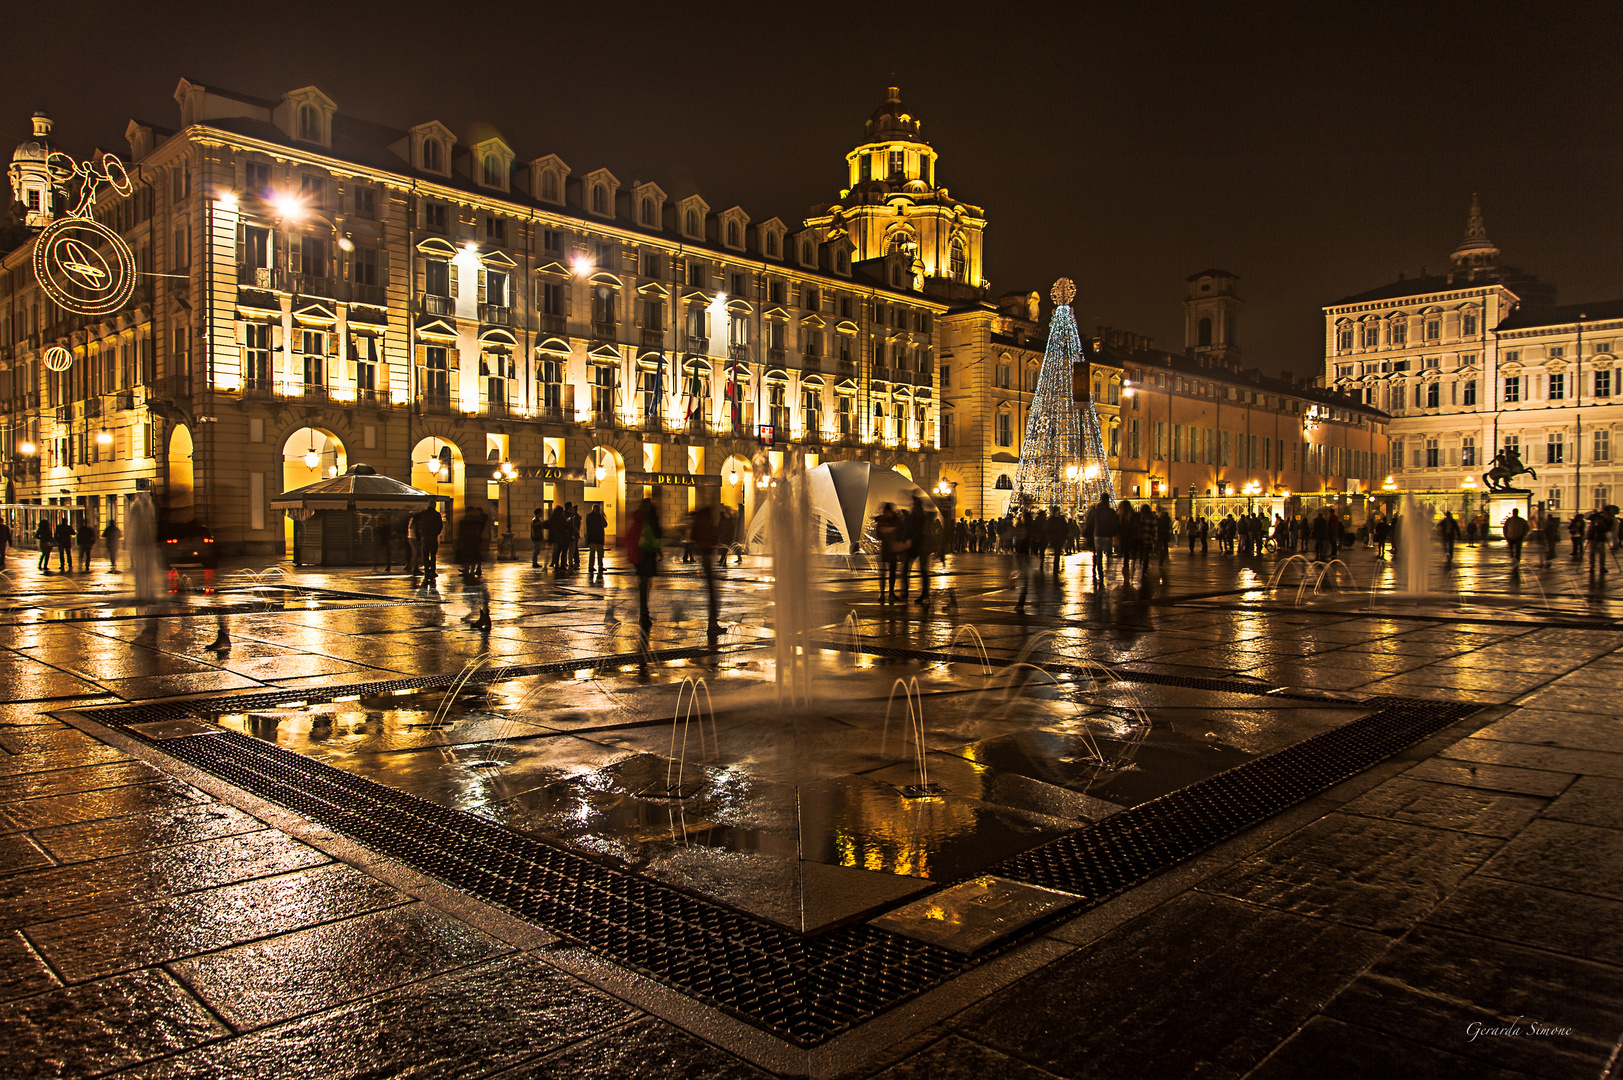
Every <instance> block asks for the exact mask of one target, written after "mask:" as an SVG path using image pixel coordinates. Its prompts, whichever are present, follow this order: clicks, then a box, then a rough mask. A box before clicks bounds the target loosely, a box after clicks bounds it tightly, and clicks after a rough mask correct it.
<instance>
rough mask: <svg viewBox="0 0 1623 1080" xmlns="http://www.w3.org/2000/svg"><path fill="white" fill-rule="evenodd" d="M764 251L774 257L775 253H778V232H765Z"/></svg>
mask: <svg viewBox="0 0 1623 1080" xmlns="http://www.w3.org/2000/svg"><path fill="white" fill-rule="evenodd" d="M766 253H767V254H768V255H772V256H774V257H776V255H777V254H778V234H777V233H767V234H766Z"/></svg>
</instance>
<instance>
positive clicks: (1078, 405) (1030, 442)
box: [1014, 278, 1114, 517]
mask: <svg viewBox="0 0 1623 1080" xmlns="http://www.w3.org/2000/svg"><path fill="white" fill-rule="evenodd" d="M1050 295H1052V296H1053V298H1054V315H1053V317H1052V318H1051V319H1050V320H1049V322H1048V349H1047V351H1046V352H1045V353H1044V354H1043V369H1042V372H1041V373H1040V374H1039V375H1038V376H1037V390H1036V393H1034V394H1033V395H1032V399H1031V415H1030V416H1028V417H1027V418H1026V439H1025V442H1024V444H1022V445H1021V447H1020V471H1019V472H1018V473H1017V474H1016V477H1015V482H1014V500H1015V505H1016V506H1018V507H1023V508H1025V509H1028V510H1031V511H1032V512H1033V513H1035V512H1036V511H1038V510H1043V509H1046V510H1048V512H1049V513H1053V512H1054V511H1055V509H1056V508H1057V509H1058V511H1059V512H1060V513H1061V514H1064V515H1065V516H1066V517H1077V516H1080V515H1081V514H1082V513H1083V512H1084V511H1085V510H1086V509H1087V508H1088V507H1090V506H1092V505H1093V504H1094V503H1096V502H1098V501H1099V496H1101V495H1113V494H1114V489H1113V487H1112V485H1111V482H1110V466H1109V463H1108V462H1107V461H1106V460H1105V444H1104V439H1103V437H1102V436H1101V435H1100V432H1099V414H1098V412H1097V411H1095V409H1094V407H1093V395H1092V393H1091V390H1092V383H1093V376H1092V374H1091V373H1090V372H1089V368H1088V358H1087V356H1086V354H1084V353H1083V351H1082V339H1081V337H1080V336H1079V335H1078V334H1077V332H1076V317H1075V316H1074V315H1072V314H1071V300H1072V299H1073V298H1074V297H1075V296H1076V286H1075V285H1073V284H1071V279H1070V278H1060V279H1059V280H1058V281H1056V282H1054V289H1053V292H1052V293H1051V294H1050Z"/></svg>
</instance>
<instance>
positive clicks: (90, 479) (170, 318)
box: [0, 80, 982, 553]
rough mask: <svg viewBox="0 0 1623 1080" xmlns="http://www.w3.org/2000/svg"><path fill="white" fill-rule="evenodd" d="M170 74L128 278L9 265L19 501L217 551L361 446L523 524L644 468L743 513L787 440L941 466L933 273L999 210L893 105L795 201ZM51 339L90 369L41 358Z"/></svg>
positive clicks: (667, 506)
mask: <svg viewBox="0 0 1623 1080" xmlns="http://www.w3.org/2000/svg"><path fill="white" fill-rule="evenodd" d="M894 97H895V95H894V94H892V98H894ZM175 99H176V102H177V104H178V105H179V110H180V117H179V120H180V122H179V125H178V126H177V127H175V128H173V129H166V128H163V127H160V126H157V125H154V124H149V123H144V122H140V121H131V122H130V124H129V127H128V130H127V136H128V140H129V143H130V154H129V160H130V164H129V171H130V173H131V176H132V178H133V179H134V180H135V184H134V187H133V190H132V191H131V192H130V194H128V195H123V196H121V195H118V194H116V193H114V192H110V191H106V190H104V191H103V192H102V193H101V195H100V196H99V197H98V199H97V202H96V204H95V209H94V214H95V217H96V219H97V220H98V221H100V222H102V223H104V224H105V225H107V226H108V227H109V228H111V229H113V230H115V231H116V232H117V233H118V234H119V235H120V236H122V237H124V238H125V240H126V242H127V243H128V244H129V246H130V247H131V248H132V250H133V252H134V255H135V259H136V265H137V267H138V271H139V273H140V275H141V276H140V279H139V280H140V285H139V286H138V288H137V292H136V295H135V297H134V298H133V299H132V301H131V303H130V304H128V305H126V306H125V307H124V308H123V309H122V310H120V311H118V312H116V313H114V314H112V315H108V316H85V315H76V314H73V313H71V312H67V311H64V310H61V309H59V308H57V307H56V306H55V305H54V304H53V303H52V302H51V301H50V299H49V298H48V297H46V296H45V295H43V293H42V292H41V290H40V289H39V288H38V283H37V282H36V281H35V280H34V278H33V275H32V272H31V269H30V248H31V246H32V245H31V244H30V243H29V242H26V241H25V242H23V243H21V244H20V245H18V246H16V247H15V248H13V250H11V251H10V252H9V253H8V254H7V255H6V256H5V257H4V260H3V264H0V407H3V409H4V414H5V419H4V421H3V424H4V432H3V435H4V447H5V457H4V466H5V478H6V490H7V498H6V501H7V502H10V503H14V504H15V503H25V504H33V505H44V506H67V505H71V506H77V507H83V508H86V509H87V510H89V511H90V512H91V515H92V517H93V519H96V520H104V519H105V518H106V517H107V516H109V515H114V516H116V515H120V514H121V513H122V508H123V506H124V504H125V503H126V502H127V501H128V500H129V499H130V498H132V497H133V496H134V494H135V493H136V492H137V491H141V490H150V491H152V492H153V494H154V495H155V496H157V497H158V499H159V501H160V503H161V504H162V505H163V506H165V507H166V508H167V510H168V512H169V513H170V514H171V515H172V516H176V517H180V518H188V517H193V516H195V517H196V518H198V519H199V520H201V521H203V522H204V523H206V524H207V525H209V526H210V527H211V528H212V529H213V530H214V532H215V534H216V536H217V537H218V538H219V540H220V542H221V544H222V547H223V549H224V550H225V551H227V552H231V551H248V552H258V553H270V552H275V551H279V550H283V549H284V547H285V544H286V542H287V539H288V537H289V535H290V532H289V529H290V526H288V525H286V524H285V523H284V522H283V521H282V520H280V519H279V516H278V515H275V514H273V513H271V512H270V511H269V510H268V503H269V500H270V499H271V498H272V497H274V496H275V495H276V494H277V493H279V492H281V491H284V490H290V489H292V488H296V487H299V486H302V485H303V484H306V483H309V482H312V481H314V480H316V479H319V478H321V477H323V476H327V475H333V474H335V473H338V472H342V471H344V470H345V469H346V468H348V467H349V466H350V465H351V464H354V463H358V462H365V463H366V464H369V465H371V466H373V467H374V468H376V469H377V471H378V472H380V473H385V474H388V475H391V476H394V477H396V478H397V479H400V480H404V481H407V482H409V483H411V484H413V485H414V486H416V487H419V488H422V489H424V490H426V491H430V492H434V493H436V494H440V495H442V496H444V497H445V498H446V499H448V500H449V501H450V502H451V503H452V504H453V505H454V507H455V508H456V509H457V510H460V509H461V508H462V506H463V505H465V504H468V503H474V502H478V503H487V502H494V503H499V504H500V505H501V507H502V510H503V511H504V512H505V513H504V516H505V517H506V518H507V520H508V521H511V522H512V523H513V527H515V528H522V525H523V521H524V519H527V518H528V517H529V515H530V511H531V510H532V508H534V507H543V508H545V507H547V506H549V505H550V504H552V503H553V502H562V501H565V500H568V501H573V502H575V503H577V504H580V503H585V502H601V503H603V504H604V506H605V509H606V511H607V512H608V514H609V517H610V521H611V524H617V518H618V516H619V514H620V513H621V512H622V510H623V508H624V507H625V506H626V505H627V504H628V502H630V503H635V501H636V500H637V499H638V498H640V497H653V498H656V499H658V500H659V502H660V504H661V508H662V511H663V512H664V513H665V514H666V515H667V517H669V516H670V515H674V514H680V513H682V512H685V511H686V510H688V509H689V508H690V507H691V506H692V505H694V504H695V502H697V501H699V500H705V501H713V500H719V501H721V502H723V503H727V504H730V505H734V506H736V507H738V509H739V510H740V512H741V514H742V515H743V516H744V517H745V518H746V519H747V517H748V515H749V514H750V513H751V512H752V510H753V503H754V491H755V488H756V482H757V480H758V478H760V477H761V476H763V475H765V474H766V473H768V472H769V471H772V470H775V469H777V468H779V467H781V466H782V464H783V461H784V455H788V454H798V455H804V459H805V461H806V462H807V463H808V464H814V463H816V462H817V461H819V460H832V459H839V458H860V459H863V460H870V461H874V462H875V463H877V464H880V465H885V466H890V467H894V468H897V469H899V470H901V471H904V472H906V473H908V474H909V475H911V476H912V477H913V478H914V479H915V480H917V481H918V482H919V483H920V484H921V485H924V486H926V487H928V486H930V485H933V484H934V483H935V481H936V463H935V455H934V448H935V445H936V441H937V438H938V427H937V421H938V398H937V386H936V377H935V361H936V358H935V335H936V333H937V327H938V321H939V319H940V317H941V316H942V315H943V314H945V313H946V311H947V310H948V307H949V305H948V303H947V302H946V300H944V299H941V298H939V297H937V296H935V295H931V294H930V293H929V292H926V291H925V289H924V286H925V285H927V284H928V283H929V282H930V281H931V280H932V279H933V278H936V277H939V276H940V275H941V274H943V273H944V274H946V275H947V278H948V279H950V280H951V281H952V282H954V283H956V284H957V285H959V286H962V287H965V288H970V289H974V288H976V287H978V284H977V283H978V282H979V280H980V278H979V275H980V269H979V268H980V240H979V236H980V226H981V224H982V222H981V219H980V216H979V211H977V210H975V209H974V208H970V207H965V206H962V205H959V204H956V203H951V202H949V201H948V200H947V198H946V193H945V190H944V189H936V188H935V187H934V170H935V157H934V153H933V151H930V150H929V148H928V146H927V144H923V143H920V142H918V140H917V138H916V133H917V127H916V123H913V122H912V121H911V119H910V118H908V117H906V116H905V115H900V114H899V113H900V110H899V103H893V102H887V103H886V105H885V106H882V107H881V110H880V112H879V113H877V114H876V117H875V120H873V121H870V124H869V131H868V133H867V139H866V141H864V142H863V143H862V144H861V145H860V146H859V147H858V148H857V149H856V150H853V151H852V153H851V155H849V157H848V160H849V161H850V162H851V166H850V167H851V169H852V170H853V171H852V176H853V177H862V176H865V175H872V174H873V172H874V170H875V169H878V170H880V171H882V172H883V174H884V179H883V181H877V180H869V181H863V180H857V181H855V182H854V183H853V190H856V191H860V192H861V194H862V196H863V199H862V201H860V202H859V203H858V204H853V205H852V206H851V207H850V208H848V210H842V211H840V212H838V213H836V212H833V211H829V212H825V213H822V214H820V215H817V216H815V217H814V219H813V220H812V221H810V222H808V223H806V224H805V225H798V224H796V225H790V224H786V223H785V222H784V221H782V220H780V219H779V218H776V217H772V218H767V219H766V220H763V221H755V220H753V219H752V218H751V217H750V215H749V214H748V213H747V212H746V211H745V210H744V209H742V208H741V207H738V206H731V207H726V208H722V209H716V208H712V207H711V206H710V205H709V204H707V203H706V202H705V201H704V199H703V198H702V196H700V195H699V194H697V193H681V192H679V193H675V194H667V193H666V192H665V191H664V190H663V189H662V188H661V187H660V186H659V185H658V184H657V183H656V182H654V181H652V180H638V179H633V180H631V181H629V182H627V181H622V180H621V179H619V178H618V177H617V176H615V175H614V174H613V173H612V172H611V171H609V170H608V169H606V168H596V169H593V170H591V171H579V170H575V169H572V168H571V167H570V166H569V165H568V164H567V163H565V162H564V161H563V160H562V159H561V158H559V157H558V156H557V155H555V154H545V155H542V156H538V157H532V158H528V159H523V160H521V158H520V155H519V152H518V151H517V150H516V149H515V148H513V147H512V146H510V145H509V144H508V143H507V142H506V141H505V140H504V139H503V138H502V137H501V135H500V134H499V133H498V132H496V131H495V130H493V129H490V128H488V127H485V128H480V129H476V130H474V131H472V132H470V133H468V134H467V135H465V136H463V137H458V136H457V135H456V134H455V133H454V132H453V131H452V130H451V129H450V128H448V127H446V126H445V125H443V124H440V123H438V122H434V121H428V122H425V123H422V124H419V125H417V126H415V127H412V128H410V129H409V130H406V131H399V130H393V129H389V128H386V127H383V126H381V125H377V124H373V123H371V122H368V121H365V120H362V119H357V118H354V117H351V116H348V115H346V114H345V113H343V112H341V111H339V109H338V107H337V105H336V103H334V102H333V101H332V100H331V99H330V98H328V97H327V96H326V95H325V94H324V93H322V92H321V91H320V90H319V89H317V88H315V87H305V88H302V89H299V90H294V91H291V92H289V93H287V94H284V95H283V96H282V97H281V98H279V99H274V100H268V99H258V98H253V97H249V96H245V95H241V94H236V93H232V92H228V91H223V90H219V89H217V88H211V87H205V86H201V85H198V84H196V83H193V82H190V81H187V80H182V81H181V82H180V84H179V86H178V87H177V89H176V93H175ZM910 124H911V125H912V126H911V128H910V127H909V125H910ZM36 132H37V133H38V134H36V138H35V139H34V140H33V141H31V142H29V143H25V144H23V146H21V147H19V148H18V149H17V151H16V155H15V156H14V162H13V168H12V179H13V188H14V192H15V194H16V196H17V198H18V199H19V200H21V202H20V203H19V206H22V207H23V208H24V209H25V210H26V212H27V213H30V214H33V215H35V217H33V218H31V219H30V220H29V221H28V224H31V225H39V224H43V223H45V222H46V221H48V220H49V214H50V213H51V207H52V201H51V200H52V194H53V189H52V186H51V184H50V183H49V182H46V183H45V186H44V190H43V196H42V198H43V202H42V203H41V200H40V199H38V198H36V199H35V202H34V203H29V202H28V197H29V192H30V191H36V194H37V193H38V192H37V189H38V188H39V183H40V182H39V179H38V178H39V175H40V172H41V169H42V168H43V164H44V160H45V156H46V154H48V152H49V149H48V146H47V144H46V136H48V135H49V122H48V121H44V122H43V128H42V127H41V121H39V120H36ZM898 152H900V154H901V162H900V165H899V166H898V167H897V168H895V169H892V167H891V166H892V164H893V162H894V155H895V154H896V153H898ZM881 160H882V162H883V164H882V165H875V164H874V163H875V162H876V161H881ZM863 162H867V164H866V165H865V164H863ZM879 183H883V184H885V185H893V184H894V185H895V186H897V187H898V188H899V189H901V190H902V191H903V192H905V195H906V198H907V199H908V200H911V203H912V204H916V209H917V213H916V214H914V215H913V216H912V218H911V221H912V222H913V226H912V229H911V231H910V232H908V234H907V237H908V238H907V239H906V240H901V239H898V238H897V237H898V235H899V234H896V233H894V231H889V232H881V231H879V225H878V224H877V219H876V218H874V220H870V218H873V217H874V215H871V214H870V210H871V209H872V208H875V207H878V206H880V205H884V206H887V207H890V210H889V211H888V212H891V213H894V212H895V206H896V205H899V204H896V203H895V202H894V201H892V202H885V203H880V202H869V201H866V200H868V199H869V198H870V197H875V198H876V197H877V193H878V189H877V188H876V187H874V186H873V185H874V184H879ZM921 184H922V185H923V188H924V189H923V190H920V189H919V185H921ZM865 185H866V186H865ZM58 194H60V193H58ZM36 203H38V204H39V205H35V204H36ZM842 205H843V204H842ZM959 252H961V253H962V257H961V259H960V256H959V254H957V253H959ZM955 275H956V276H955ZM932 291H936V292H938V291H940V290H932ZM53 346H55V347H60V348H62V349H66V350H68V352H69V353H70V354H71V356H72V364H71V366H69V367H68V368H67V370H65V371H60V372H58V371H51V370H48V369H47V368H46V367H45V366H44V365H43V364H42V358H43V356H44V355H45V353H46V351H47V350H48V349H50V348H51V347H53ZM503 465H510V466H512V468H511V469H504V468H502V467H501V466H503ZM509 477H510V478H511V479H504V478H509ZM515 503H516V504H517V509H516V511H515V509H514V506H513V504H515ZM504 527H506V526H505V522H504Z"/></svg>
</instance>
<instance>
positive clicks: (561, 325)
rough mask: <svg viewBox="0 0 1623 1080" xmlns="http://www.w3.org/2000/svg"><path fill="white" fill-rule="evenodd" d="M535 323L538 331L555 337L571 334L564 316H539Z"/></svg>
mask: <svg viewBox="0 0 1623 1080" xmlns="http://www.w3.org/2000/svg"><path fill="white" fill-rule="evenodd" d="M535 322H536V329H537V330H539V331H540V332H541V333H543V334H551V335H552V336H553V337H562V336H564V334H566V333H568V332H569V327H568V323H567V320H566V319H565V318H564V317H563V316H562V315H550V314H548V315H537V316H536V317H535Z"/></svg>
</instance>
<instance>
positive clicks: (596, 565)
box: [586, 503, 609, 579]
mask: <svg viewBox="0 0 1623 1080" xmlns="http://www.w3.org/2000/svg"><path fill="white" fill-rule="evenodd" d="M608 527H609V519H608V516H607V515H606V514H604V513H603V504H602V503H593V504H592V509H591V512H589V513H588V514H587V515H586V576H587V578H590V577H591V576H592V571H594V570H596V571H597V576H598V577H599V578H600V579H601V578H602V577H603V533H604V531H605V530H606V529H607V528H608Z"/></svg>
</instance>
